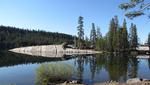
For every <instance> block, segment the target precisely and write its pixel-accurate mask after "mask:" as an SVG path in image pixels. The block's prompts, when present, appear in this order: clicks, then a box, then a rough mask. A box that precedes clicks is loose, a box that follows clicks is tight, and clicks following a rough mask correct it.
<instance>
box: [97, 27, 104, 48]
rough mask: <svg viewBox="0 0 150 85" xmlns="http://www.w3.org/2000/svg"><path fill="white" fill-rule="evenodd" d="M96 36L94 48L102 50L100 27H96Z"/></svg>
mask: <svg viewBox="0 0 150 85" xmlns="http://www.w3.org/2000/svg"><path fill="white" fill-rule="evenodd" d="M96 34H97V38H96V50H104V48H103V47H104V44H103V38H102V33H101V32H100V28H99V27H97V30H96Z"/></svg>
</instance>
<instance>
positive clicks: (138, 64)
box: [0, 52, 150, 85]
mask: <svg viewBox="0 0 150 85" xmlns="http://www.w3.org/2000/svg"><path fill="white" fill-rule="evenodd" d="M53 61H55V63H58V64H59V65H61V64H60V63H66V64H67V65H71V66H72V68H73V70H74V71H75V73H73V74H72V75H71V76H72V77H71V78H70V79H71V80H79V81H80V82H82V83H85V84H93V83H97V82H105V81H109V80H114V81H119V82H124V81H126V80H127V79H129V78H135V77H140V78H147V79H150V59H138V58H136V56H131V55H128V54H126V53H119V54H99V55H98V54H97V55H72V56H66V57H64V58H57V59H53V58H46V57H44V58H43V57H40V56H39V57H38V56H37V57H36V56H27V55H20V54H15V53H11V52H0V82H1V81H2V80H4V79H3V76H5V75H3V76H1V75H2V74H3V72H5V74H10V73H7V72H8V71H9V70H14V69H15V70H16V71H17V70H18V69H19V68H17V67H12V66H15V65H20V64H21V65H22V64H23V65H22V66H20V67H22V69H23V68H24V69H25V68H29V69H33V70H32V73H31V74H33V75H32V76H34V74H35V73H36V69H37V68H40V67H41V63H44V62H46V63H48V64H51V63H54V62H53ZM35 63H38V64H36V66H37V68H35V67H34V65H35ZM24 64H27V66H24ZM28 65H29V66H28ZM32 65H33V66H32ZM7 66H9V67H11V68H9V67H8V68H7V71H6V70H5V69H1V68H3V67H7ZM20 69H21V68H20ZM2 71H3V72H2ZM14 72H15V71H14ZM17 72H18V73H16V74H18V77H16V78H19V77H24V76H19V74H23V75H25V74H26V71H24V72H23V73H19V71H17ZM28 73H30V72H28ZM45 73H47V72H45ZM44 75H45V74H44ZM30 77H31V76H30V75H28V76H26V78H30ZM36 77H37V76H34V77H33V78H32V79H36ZM7 79H8V81H7ZM14 79H15V78H14ZM15 80H17V79H15ZM5 81H6V82H9V77H8V78H7V77H5ZM12 81H13V79H12ZM21 81H25V80H20V81H18V82H21ZM34 83H35V81H33V82H32V83H31V85H33V84H34ZM16 84H17V83H16ZM19 84H21V83H19ZM21 85H23V84H21ZM24 85H26V84H24ZM28 85H30V84H29V83H28Z"/></svg>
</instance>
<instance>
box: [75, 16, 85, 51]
mask: <svg viewBox="0 0 150 85" xmlns="http://www.w3.org/2000/svg"><path fill="white" fill-rule="evenodd" d="M78 24H79V26H78V27H77V28H78V42H77V47H78V48H80V49H81V48H82V47H83V40H84V29H83V17H82V16H79V20H78Z"/></svg>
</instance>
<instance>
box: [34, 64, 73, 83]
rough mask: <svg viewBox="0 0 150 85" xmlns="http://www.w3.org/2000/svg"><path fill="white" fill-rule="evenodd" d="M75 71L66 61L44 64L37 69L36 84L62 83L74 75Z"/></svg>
mask: <svg viewBox="0 0 150 85" xmlns="http://www.w3.org/2000/svg"><path fill="white" fill-rule="evenodd" d="M73 71H74V70H73V67H72V66H71V65H68V64H66V63H51V64H42V65H41V66H40V67H39V68H38V69H37V71H36V82H35V84H36V85H47V84H48V83H62V82H64V81H66V80H69V79H70V78H71V77H72V74H73Z"/></svg>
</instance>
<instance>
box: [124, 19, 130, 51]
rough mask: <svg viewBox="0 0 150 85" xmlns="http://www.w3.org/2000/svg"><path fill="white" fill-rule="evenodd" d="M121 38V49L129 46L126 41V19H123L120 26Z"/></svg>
mask: <svg viewBox="0 0 150 85" xmlns="http://www.w3.org/2000/svg"><path fill="white" fill-rule="evenodd" d="M122 40H123V43H122V45H123V50H127V49H128V48H129V41H128V32H127V26H126V20H125V19H124V21H123V27H122Z"/></svg>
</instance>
